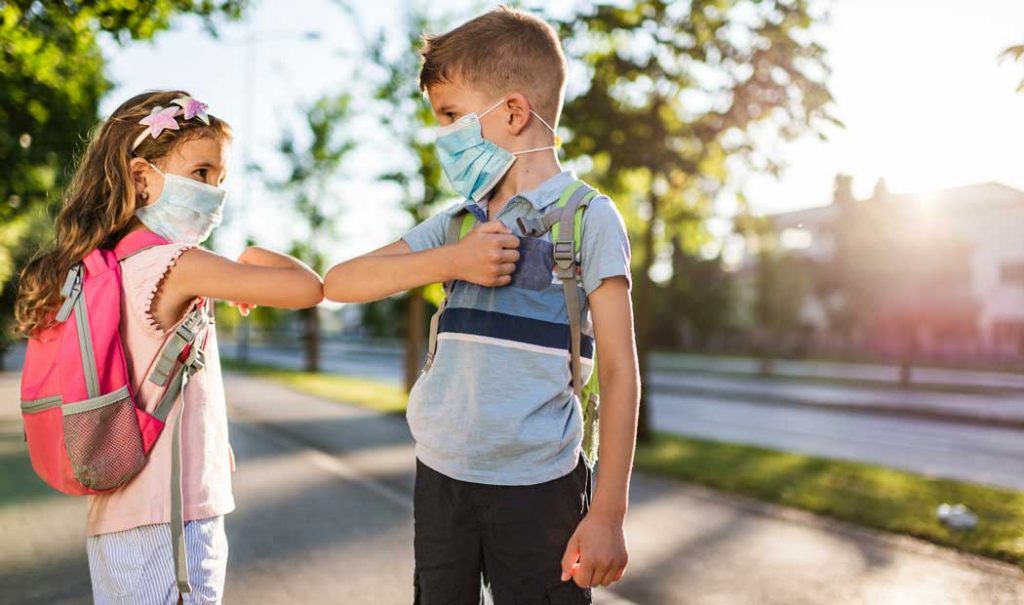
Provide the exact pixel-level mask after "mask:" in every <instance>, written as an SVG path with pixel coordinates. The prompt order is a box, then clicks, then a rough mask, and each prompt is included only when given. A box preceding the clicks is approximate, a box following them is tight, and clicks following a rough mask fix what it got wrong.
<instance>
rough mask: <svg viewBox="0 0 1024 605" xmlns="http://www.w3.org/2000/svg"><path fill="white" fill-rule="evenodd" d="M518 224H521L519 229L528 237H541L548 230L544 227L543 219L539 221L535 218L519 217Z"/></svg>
mask: <svg viewBox="0 0 1024 605" xmlns="http://www.w3.org/2000/svg"><path fill="white" fill-rule="evenodd" d="M516 224H517V225H519V230H520V231H522V233H523V235H525V236H526V237H540V236H542V235H544V234H545V233H546V232H547V229H545V228H544V223H543V221H539V220H537V219H535V218H523V217H519V218H517V219H516Z"/></svg>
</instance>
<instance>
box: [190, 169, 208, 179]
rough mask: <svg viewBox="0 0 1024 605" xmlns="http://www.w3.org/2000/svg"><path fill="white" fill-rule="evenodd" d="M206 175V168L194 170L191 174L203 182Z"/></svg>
mask: <svg viewBox="0 0 1024 605" xmlns="http://www.w3.org/2000/svg"><path fill="white" fill-rule="evenodd" d="M206 173H207V169H206V168H200V169H198V170H196V171H195V172H193V173H192V174H194V175H196V176H197V177H199V178H200V179H202V180H203V181H205V180H206Z"/></svg>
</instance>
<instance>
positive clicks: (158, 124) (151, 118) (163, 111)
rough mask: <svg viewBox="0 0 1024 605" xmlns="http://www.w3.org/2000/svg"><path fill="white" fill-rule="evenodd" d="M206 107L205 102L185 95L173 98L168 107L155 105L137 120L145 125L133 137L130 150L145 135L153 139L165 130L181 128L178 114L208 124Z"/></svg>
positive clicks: (136, 146) (133, 149) (134, 148)
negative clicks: (147, 113) (136, 135)
mask: <svg viewBox="0 0 1024 605" xmlns="http://www.w3.org/2000/svg"><path fill="white" fill-rule="evenodd" d="M207 109H208V106H207V104H206V103H203V102H201V101H197V100H196V99H193V98H192V97H187V96H186V97H179V98H177V99H174V100H173V101H171V105H170V106H168V107H161V106H160V105H157V106H156V107H154V108H153V110H152V111H150V112H149V115H148V116H146V117H144V118H142V119H141V120H139V124H142V125H143V126H145V127H146V129H145V130H143V131H142V132H141V133H139V136H138V137H136V138H135V142H134V143H132V151H135V150H136V149H137V148H138V147H139V145H141V144H142V141H144V140H146V137H147V136H149V137H153V138H154V139H155V138H157V137H158V136H160V133H162V132H163V131H165V130H181V125H180V124H179V123H178V117H179V116H181V117H182V118H183V119H185V120H191V119H193V118H197V119H199V121H201V122H202V123H203V124H206V125H209V124H210V116H209V115H207V113H206V110H207Z"/></svg>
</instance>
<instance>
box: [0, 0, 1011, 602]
mask: <svg viewBox="0 0 1024 605" xmlns="http://www.w3.org/2000/svg"><path fill="white" fill-rule="evenodd" d="M515 5H516V6H518V7H520V8H523V9H525V10H529V11H531V12H534V13H536V14H538V15H540V16H542V17H543V18H545V19H547V20H548V21H550V22H551V23H552V24H553V25H555V26H556V28H557V29H558V30H559V32H560V34H561V36H562V39H563V44H564V47H565V50H566V54H567V56H568V59H569V66H570V69H569V83H568V90H567V95H566V105H565V110H564V113H563V117H562V120H561V124H560V127H559V131H560V134H561V135H562V137H563V138H564V139H565V145H564V148H563V149H562V151H561V155H560V158H561V160H562V162H563V163H564V165H565V166H567V167H569V168H572V169H574V170H576V172H577V173H578V174H579V175H580V176H581V177H583V178H585V179H587V180H589V181H590V182H592V183H593V184H595V185H597V186H598V187H599V188H600V189H601V190H602V191H604V192H606V193H608V194H609V195H610V196H612V198H613V199H614V200H615V202H616V204H617V206H618V208H619V210H620V211H621V212H622V214H623V215H624V216H625V218H626V222H627V227H628V229H629V232H630V236H631V241H632V247H633V248H632V249H633V265H634V266H633V270H634V282H633V299H634V305H635V309H636V324H637V325H636V330H637V343H638V347H639V353H640V358H641V365H642V367H641V370H642V375H643V379H644V395H643V405H642V407H641V412H642V413H641V422H640V436H641V444H640V447H639V450H638V458H637V466H638V469H639V471H640V472H639V473H638V475H637V478H636V481H635V483H634V507H633V511H632V512H631V514H630V521H629V526H628V529H629V532H630V536H631V540H632V542H631V545H632V549H633V553H632V554H633V558H632V563H631V565H632V567H631V573H630V574H627V577H626V579H625V580H624V581H623V582H622V583H621V584H619V585H617V586H615V587H612V589H611V590H610V591H606V592H605V593H602V596H601V598H602V599H603V600H602V601H601V602H608V603H618V602H621V603H631V602H632V603H685V602H715V603H748V602H749V603H847V602H848V603H861V602H865V603H866V602H870V603H918V602H920V603H942V602H951V603H952V602H957V603H966V602H978V603H982V602H984V603H1002V602H1005V603H1016V602H1024V573H1022V572H1021V566H1022V564H1024V492H1022V490H1024V470H1022V469H1024V237H1022V233H1024V172H1022V171H1021V170H1020V155H1019V149H1020V140H1021V135H1022V134H1024V93H1022V90H1024V89H1022V86H1024V84H1022V81H1024V30H1022V28H1021V24H1022V23H1024V4H1021V3H1019V2H1014V1H1013V0H978V1H976V2H971V3H962V2H954V1H952V0H942V1H938V2H925V1H924V0H895V1H893V0H890V1H884V2H883V1H882V0H861V1H858V2H853V1H852V0H832V1H829V0H678V1H674V2H673V1H654V0H622V1H619V2H609V3H600V4H598V3H590V2H579V1H575V0H549V1H547V2H529V1H523V2H519V3H516V4H515ZM490 8H493V5H492V4H490V3H481V2H456V1H454V0H452V1H445V2H440V1H435V2H429V3H428V2H418V1H412V0H410V1H402V0H377V1H376V2H373V3H366V2H355V1H349V2H344V1H341V0H336V1H332V0H294V1H289V2H283V1H276V0H262V1H259V0H95V1H91V2H65V1H57V2H38V1H37V2H29V1H14V2H3V1H0V49H2V53H3V54H2V57H3V59H2V62H0V300H2V305H0V328H2V330H0V364H2V367H0V369H2V370H5V372H2V373H0V389H2V390H3V393H4V396H3V397H4V401H5V405H4V406H3V410H0V447H2V448H3V449H0V473H2V474H0V485H2V486H3V490H2V491H0V527H2V528H4V530H5V531H11V532H12V533H13V535H14V536H15V537H14V538H12V540H13V541H12V545H13V548H12V549H11V550H9V551H7V552H4V553H0V562H2V563H3V565H2V570H0V589H2V590H0V595H22V596H20V597H19V596H13V597H11V598H10V600H5V599H7V597H6V596H0V601H2V602H11V603H22V602H38V603H56V602H60V603H78V602H88V573H87V568H85V566H84V557H85V555H84V548H83V542H82V539H81V532H82V530H81V527H80V526H81V514H82V503H80V502H78V501H77V500H73V499H70V498H58V497H57V496H56V495H55V494H50V493H49V492H47V491H46V489H45V488H44V486H43V485H42V484H41V482H39V481H37V480H36V479H34V477H33V476H32V473H31V469H30V467H29V466H28V462H27V459H26V455H25V451H24V444H23V443H22V440H21V432H20V420H19V419H18V417H17V416H18V412H17V411H16V409H15V405H14V404H15V399H16V396H15V392H16V389H17V378H18V374H17V371H18V368H19V367H20V363H21V356H22V354H23V343H21V342H19V341H18V340H17V339H15V337H14V335H13V333H12V332H11V330H10V326H11V322H12V314H13V301H14V294H15V292H16V289H17V274H18V271H19V267H21V266H22V265H23V264H24V263H25V262H27V260H28V259H29V258H31V256H32V255H33V254H34V253H35V252H36V251H37V250H38V249H39V247H40V246H41V245H43V244H44V243H45V242H47V241H48V239H49V238H52V231H51V227H52V217H53V216H54V215H55V212H56V209H57V208H58V207H59V204H60V199H61V190H62V187H63V186H64V185H65V184H66V183H67V181H68V179H69V176H70V174H71V170H72V168H73V166H74V163H75V159H76V157H77V154H78V153H80V152H81V151H82V149H83V148H84V144H85V141H86V139H87V136H88V133H89V132H90V130H91V129H92V128H93V127H94V126H96V124H97V123H98V122H99V121H100V120H102V119H103V117H104V116H105V115H107V114H108V113H109V112H110V111H112V110H113V109H114V108H115V107H116V106H117V105H119V104H120V103H121V102H122V101H123V100H124V99H126V98H128V97H130V96H132V95H134V94H136V93H138V92H140V91H143V90H147V89H154V88H183V89H185V90H188V91H189V92H191V93H192V94H193V95H194V96H195V97H197V98H199V99H201V100H203V101H204V102H206V103H208V104H209V105H210V112H211V113H213V114H215V115H217V116H218V117H220V118H222V119H225V120H227V121H228V122H229V123H231V124H232V126H233V127H234V132H235V141H234V146H233V161H232V166H231V171H230V173H229V177H228V180H227V182H226V187H227V188H228V190H229V192H230V194H229V202H228V217H227V221H226V223H225V225H224V226H223V227H222V228H220V229H219V230H218V231H217V232H216V233H215V235H214V238H213V240H212V241H211V242H208V245H209V246H210V247H211V248H212V249H214V250H216V251H218V252H220V253H223V254H225V255H227V256H232V257H233V256H237V255H238V254H239V253H240V252H241V250H242V249H243V248H244V247H245V246H246V245H247V244H249V243H258V244H260V245H264V246H269V247H272V248H276V249H281V250H285V251H288V252H291V253H292V254H295V255H297V256H299V257H301V258H302V259H303V260H305V261H306V262H307V263H309V264H310V265H311V266H314V267H315V268H317V269H318V270H319V271H321V272H323V271H325V270H326V269H328V268H329V267H330V266H331V265H332V264H334V263H336V262H339V261H341V260H344V259H346V258H349V257H351V256H353V255H356V254H360V253H363V252H366V251H369V250H371V249H374V248H376V247H379V246H382V245H385V244H387V243H390V242H391V241H394V240H395V239H397V238H398V237H400V236H401V234H402V233H403V232H404V231H405V230H406V229H408V228H409V227H411V226H412V225H414V224H416V223H418V222H420V221H422V220H424V219H425V218H427V217H428V216H430V215H431V214H433V213H434V212H437V211H439V210H440V209H442V208H444V207H446V206H447V205H449V204H451V203H452V202H453V201H456V200H455V199H454V194H453V192H452V191H451V190H450V188H449V187H448V184H447V182H446V181H445V179H444V176H443V174H442V172H441V171H440V168H439V166H438V165H437V163H436V160H435V158H434V155H433V147H432V143H433V138H432V135H431V132H430V128H431V127H432V126H433V125H434V124H433V118H432V115H431V113H430V109H429V106H428V104H427V103H426V101H425V99H424V98H423V97H422V95H421V94H420V92H419V91H418V89H417V85H416V83H417V76H418V69H419V57H418V55H417V49H418V47H419V45H420V36H421V34H422V33H423V32H435V33H436V32H442V31H446V30H447V29H450V28H451V27H453V26H455V25H457V24H458V23H460V22H462V21H465V20H466V19H468V18H470V17H472V16H475V15H477V14H479V13H481V12H483V11H485V10H488V9H490ZM440 295H441V291H440V287H439V286H438V285H434V286H430V287H426V288H422V289H420V290H417V291H413V292H410V293H408V294H405V295H402V296H396V297H394V298H390V299H387V300H384V301H381V302H378V303H374V304H369V305H336V304H330V303H328V304H324V305H321V306H320V307H319V308H317V309H313V310H306V311H301V312H285V311H277V310H271V309H257V310H256V311H255V312H254V313H253V314H252V315H251V316H250V317H249V318H247V319H243V318H240V317H239V316H238V314H237V312H236V311H235V310H234V309H232V308H229V307H226V306H221V307H219V308H218V324H219V328H218V330H219V335H220V339H221V347H222V354H223V355H224V357H225V358H226V362H225V363H226V364H227V365H228V366H229V367H230V368H231V370H232V372H231V374H230V376H229V380H228V399H229V404H230V406H231V410H230V411H231V415H232V430H233V443H234V444H235V447H236V451H237V452H238V453H239V472H238V474H237V477H236V492H237V493H238V499H239V512H238V513H235V514H233V515H232V517H231V519H238V521H237V524H236V525H234V526H232V525H230V523H229V536H230V537H231V539H232V544H233V546H232V548H233V554H232V557H233V559H232V567H231V572H230V573H229V596H230V595H231V594H232V591H234V594H235V595H236V597H235V598H236V599H238V600H237V601H234V602H251V603H261V602H284V601H287V602H300V603H307V602H308V603H320V602H324V603H337V602H343V603H390V602H407V601H408V600H409V599H410V596H409V595H411V521H410V516H409V510H408V495H409V493H410V491H411V481H412V467H411V461H412V453H411V448H410V446H409V437H408V433H407V429H405V426H404V420H403V419H402V417H401V412H402V411H403V410H404V405H405V393H406V392H407V390H408V389H409V388H410V387H411V385H412V383H413V382H414V381H415V379H416V377H417V376H418V374H419V371H420V368H421V365H422V360H423V353H424V348H425V336H426V325H427V319H428V318H429V316H430V314H431V313H432V312H433V310H434V308H435V306H436V304H437V303H438V302H439V299H440ZM338 402H340V404H339V403H338ZM278 482H280V483H278ZM282 485H290V486H292V487H294V489H281V486H282ZM286 494H287V495H286ZM389 507H390V508H389ZM296 509H298V510H301V511H303V513H304V514H303V516H302V518H301V519H300V520H296V519H295V518H294V513H293V511H294V510H296ZM39 510H44V511H45V514H44V515H42V516H40V515H39ZM285 518H287V519H288V520H287V521H285V520H284V519H285ZM299 521H301V523H299ZM297 524H298V525H297ZM865 527H866V528H871V529H870V530H867V529H862V528H865ZM54 528H58V529H56V530H55V529H54ZM666 528H672V529H666ZM879 530H880V531H881V533H879ZM54 531H56V532H57V535H58V538H52V539H51V538H45V537H44V536H48V535H50V534H52V532H54ZM895 536H901V537H899V538H897V537H895ZM936 545H938V546H936ZM358 553H362V554H358ZM300 565H301V566H302V568H303V570H302V571H301V572H296V571H295V569H296V567H298V566H300ZM922 577H924V578H927V580H926V581H922V580H921V578H922ZM261 578H262V579H261ZM741 580H743V582H740V581H741ZM738 583H739V584H738ZM740 584H742V586H741V585H740Z"/></svg>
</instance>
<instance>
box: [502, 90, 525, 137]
mask: <svg viewBox="0 0 1024 605" xmlns="http://www.w3.org/2000/svg"><path fill="white" fill-rule="evenodd" d="M505 108H506V109H508V118H507V119H508V124H507V126H508V132H509V134H511V135H513V136H515V135H518V134H519V133H520V132H522V131H523V129H524V128H526V124H527V123H528V122H529V121H530V102H529V101H528V100H527V99H526V96H525V95H523V94H520V93H518V92H513V93H510V94H509V95H508V96H506V97H505Z"/></svg>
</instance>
